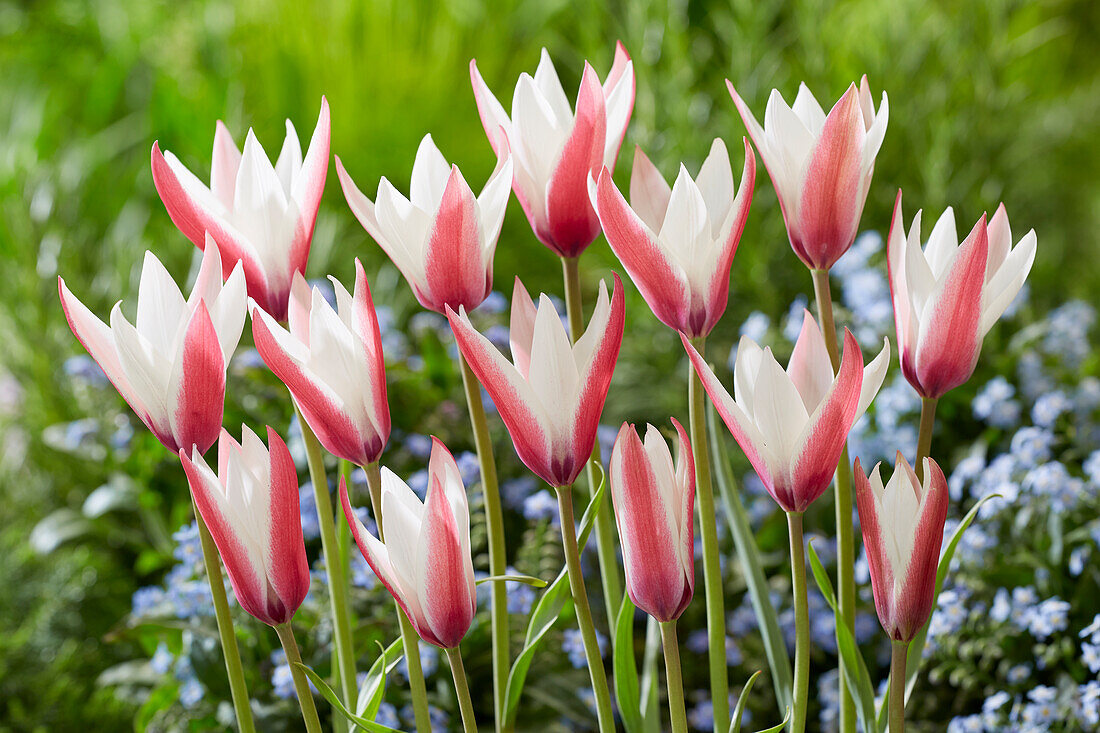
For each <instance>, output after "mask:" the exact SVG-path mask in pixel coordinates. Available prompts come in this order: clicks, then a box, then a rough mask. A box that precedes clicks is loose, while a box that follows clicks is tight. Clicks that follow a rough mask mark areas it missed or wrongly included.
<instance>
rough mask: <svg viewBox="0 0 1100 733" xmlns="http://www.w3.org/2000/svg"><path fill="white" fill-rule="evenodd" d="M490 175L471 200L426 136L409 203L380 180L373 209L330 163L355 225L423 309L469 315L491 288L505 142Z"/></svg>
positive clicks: (507, 174) (506, 164)
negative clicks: (452, 310)
mask: <svg viewBox="0 0 1100 733" xmlns="http://www.w3.org/2000/svg"><path fill="white" fill-rule="evenodd" d="M498 154H499V156H500V158H499V160H498V161H497V167H496V170H494V171H493V174H492V175H491V176H490V177H489V180H488V182H487V183H486V184H485V188H483V189H482V191H481V195H480V196H478V197H476V198H475V197H474V193H473V191H472V190H470V186H469V184H467V183H466V179H464V178H463V177H462V173H461V172H459V170H458V166H456V165H448V164H447V161H446V159H444V157H443V154H442V153H440V152H439V148H437V147H436V146H435V142H433V141H432V136H431V135H425V136H424V139H423V140H421V141H420V147H419V149H418V150H417V151H416V160H415V161H414V162H413V169H412V181H411V183H410V186H409V198H405V197H404V196H403V195H402V194H401V193H399V192H398V191H397V189H396V188H394V187H393V185H392V184H391V183H390V182H389V181H388V180H386V178H385V177H383V178H382V179H381V181H379V183H378V195H377V197H376V199H375V201H374V202H373V203H372V202H371V200H370V199H368V198H367V197H366V196H364V195H363V193H362V192H361V191H360V190H359V189H358V188H357V187H356V185H355V182H354V181H353V180H352V179H351V176H350V175H348V172H347V171H346V170H344V166H343V164H341V162H340V158H339V157H337V158H336V173H337V175H338V176H339V178H340V186H341V187H342V188H343V189H344V196H345V197H346V198H347V200H348V205H349V206H351V210H352V212H353V213H354V214H355V218H357V219H358V220H359V223H360V224H362V225H363V228H364V229H366V230H367V232H368V233H369V234H370V235H371V236H372V237H373V238H374V240H375V241H376V242H378V244H379V246H381V247H382V249H383V250H385V252H386V254H387V255H388V256H389V258H390V259H391V260H393V263H394V264H395V265H396V266H397V269H399V270H400V271H401V274H402V275H404V276H405V279H406V280H408V282H409V285H410V287H412V290H413V293H414V294H415V295H416V299H417V300H419V301H420V304H421V305H422V306H424V307H425V308H428V309H430V310H433V311H437V312H439V313H443V312H444V309H445V308H446V307H447V306H450V307H451V308H459V307H460V306H461V307H465V308H466V309H467V310H473V309H474V308H476V307H477V306H479V305H480V304H481V302H482V301H483V300H485V298H486V296H488V295H489V291H490V290H492V287H493V253H494V251H495V250H496V246H497V237H499V236H500V227H501V224H502V223H503V222H504V212H505V210H506V209H507V207H508V196H509V194H510V191H511V187H512V157H511V155H510V154H509V152H508V147H507V143H505V144H503V145H502V146H501V147H500V149H499V150H498Z"/></svg>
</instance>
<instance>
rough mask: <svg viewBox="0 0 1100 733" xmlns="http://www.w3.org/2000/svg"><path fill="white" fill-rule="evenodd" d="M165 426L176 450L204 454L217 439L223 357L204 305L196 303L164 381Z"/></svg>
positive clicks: (223, 400) (219, 420) (220, 408)
mask: <svg viewBox="0 0 1100 733" xmlns="http://www.w3.org/2000/svg"><path fill="white" fill-rule="evenodd" d="M168 394H169V395H170V398H169V405H170V411H169V413H168V418H169V425H171V429H172V435H174V436H175V437H176V441H177V443H178V446H179V447H180V448H186V449H190V448H191V447H192V446H193V445H196V446H198V448H199V451H200V452H202V453H205V452H206V451H207V450H208V449H209V448H210V446H212V445H213V444H214V441H215V440H216V439H217V437H218V433H219V432H221V427H222V409H223V407H224V404H225V357H224V354H223V352H222V348H221V343H220V342H219V341H218V333H217V331H215V330H214V324H213V323H212V322H211V320H210V314H209V312H208V311H207V309H206V303H205V302H203V301H199V304H198V306H197V307H196V308H195V311H194V313H193V314H192V316H191V320H190V322H189V323H188V325H187V332H186V333H185V334H184V337H183V340H182V342H181V343H180V345H179V350H178V351H177V352H176V355H175V360H174V361H173V364H172V374H171V377H170V378H169V381H168Z"/></svg>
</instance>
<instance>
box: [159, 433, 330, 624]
mask: <svg viewBox="0 0 1100 733" xmlns="http://www.w3.org/2000/svg"><path fill="white" fill-rule="evenodd" d="M267 442H268V445H267V446H265V445H264V443H263V441H262V440H260V438H259V436H257V435H256V434H255V433H254V432H252V431H251V430H249V429H248V428H247V427H244V428H243V429H242V434H241V442H240V443H238V442H237V441H236V440H234V439H233V438H232V436H230V435H229V433H228V432H227V431H225V430H222V432H221V437H220V438H219V439H218V472H217V473H214V471H213V469H211V468H210V466H208V465H207V463H206V461H205V460H204V459H203V457H202V455H200V454H199V452H198V450H197V449H196V450H194V451H193V452H192V453H191V455H190V456H188V454H187V451H186V450H183V449H181V450H180V460H181V461H182V462H183V470H184V472H185V473H186V474H187V482H188V483H189V484H190V486H191V496H193V497H194V499H195V506H196V507H197V508H198V510H199V514H200V515H201V516H202V520H203V522H205V523H206V526H207V527H208V528H209V529H210V535H211V536H212V537H213V538H214V543H215V544H216V545H217V546H218V553H219V554H220V555H221V558H222V562H223V563H225V570H226V572H227V573H228V574H229V581H230V583H232V584H233V593H234V594H235V595H236V596H237V601H238V602H239V603H240V604H241V608H243V609H244V610H245V611H248V613H250V614H252V615H253V616H255V617H256V618H257V619H259V620H260V621H263V622H264V623H265V624H268V625H270V626H279V625H281V624H285V623H287V622H288V621H290V619H291V618H293V617H294V613H295V612H296V611H297V610H298V607H299V606H301V605H302V601H303V600H305V597H306V593H307V592H308V591H309V561H308V560H307V559H306V546H305V543H304V541H303V539H302V516H301V514H300V513H299V506H298V474H297V471H296V470H295V468H294V460H293V459H292V458H291V457H290V451H289V450H288V449H287V447H286V443H284V442H283V439H282V438H280V437H279V435H278V433H276V432H275V431H274V430H272V429H271V428H268V429H267Z"/></svg>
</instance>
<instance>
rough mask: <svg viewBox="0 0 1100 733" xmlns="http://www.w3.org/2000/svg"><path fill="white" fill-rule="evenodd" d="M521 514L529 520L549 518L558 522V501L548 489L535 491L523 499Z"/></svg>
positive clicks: (552, 522) (553, 522)
mask: <svg viewBox="0 0 1100 733" xmlns="http://www.w3.org/2000/svg"><path fill="white" fill-rule="evenodd" d="M523 516H524V517H526V518H527V519H528V520H530V521H540V520H544V519H549V520H551V524H553V525H554V526H557V524H558V501H557V499H555V498H554V497H553V496H551V495H550V492H549V491H536V492H535V493H534V494H531V495H530V496H528V497H527V498H526V499H524V500H523Z"/></svg>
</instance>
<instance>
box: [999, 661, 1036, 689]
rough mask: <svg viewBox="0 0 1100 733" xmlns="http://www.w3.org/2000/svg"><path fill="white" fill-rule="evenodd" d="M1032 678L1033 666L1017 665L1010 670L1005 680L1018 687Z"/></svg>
mask: <svg viewBox="0 0 1100 733" xmlns="http://www.w3.org/2000/svg"><path fill="white" fill-rule="evenodd" d="M1030 678H1031V665H1030V664H1017V665H1015V666H1014V667H1011V668H1010V669H1009V670H1008V673H1007V674H1006V675H1005V679H1007V680H1008V683H1009V684H1010V685H1018V684H1020V683H1022V682H1025V681H1027V680H1028V679H1030Z"/></svg>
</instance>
